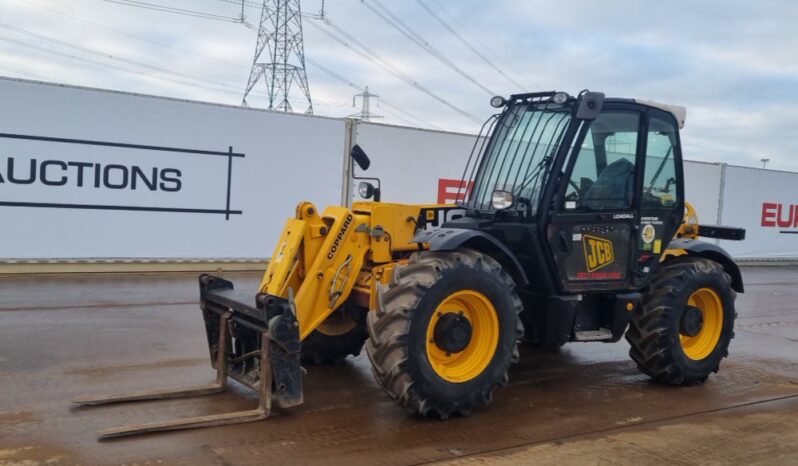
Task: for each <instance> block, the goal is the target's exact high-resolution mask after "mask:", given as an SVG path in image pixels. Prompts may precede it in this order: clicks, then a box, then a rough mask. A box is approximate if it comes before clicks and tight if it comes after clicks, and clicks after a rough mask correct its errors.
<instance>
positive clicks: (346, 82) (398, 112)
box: [0, 0, 442, 129]
mask: <svg viewBox="0 0 798 466" xmlns="http://www.w3.org/2000/svg"><path fill="white" fill-rule="evenodd" d="M19 1H22V2H24V3H27V4H29V5H31V6H34V7H37V8H40V9H42V10H45V11H48V12H50V13H54V14H57V15H60V16H64V17H67V18H69V19H71V20H73V21H77V22H81V23H84V24H89V25H91V26H94V27H97V28H100V29H104V30H107V31H110V32H113V33H116V34H119V35H123V36H126V37H130V38H133V39H136V40H139V41H143V42H147V43H149V44H152V45H155V46H159V47H164V48H168V49H171V50H175V51H177V52H181V53H186V54H189V55H193V56H196V57H199V58H204V59H207V60H212V61H216V62H220V63H224V64H227V65H233V66H237V67H241V68H245V66H244V65H240V64H238V63H233V62H228V61H225V60H220V59H218V58H214V57H209V56H207V55H202V54H198V53H196V52H192V51H189V50H185V49H182V48H179V47H174V46H172V45H169V44H164V43H162V42H158V41H155V40H152V39H149V38H147V37H142V36H138V35H136V34H131V33H128V32H125V31H121V30H118V29H114V28H111V27H108V26H105V25H102V24H99V23H96V22H94V21H90V20H87V19H84V18H80V17H77V16H74V15H71V14H68V13H65V12H63V11H60V10H56V9H53V8H49V7H45V6H42V5H39V4H36V3H35V2H31V1H29V0H19ZM219 1H222V2H224V3H235V4H238V3H239V2H238V1H237V0H219ZM245 4H246V5H247V6H254V5H256V4H254V3H253V2H251V1H246V0H245ZM303 16H305V15H304V14H303ZM239 23H240V22H239ZM8 28H13V29H12V30H14V32H19V33H23V34H25V33H27V34H28V35H33V37H36V38H39V39H42V40H49V41H52V42H54V43H57V44H59V45H62V46H67V47H71V48H79V50H81V51H84V52H87V53H92V54H95V55H100V56H103V57H105V58H111V59H120V60H124V61H125V62H126V63H128V64H133V65H134V66H143V67H145V68H148V69H152V68H153V66H152V65H148V64H144V63H140V62H136V61H133V60H129V59H125V58H122V57H115V56H112V55H110V54H107V53H105V52H100V51H96V50H91V51H89V50H90V49H87V48H85V47H81V46H78V45H76V44H71V43H68V42H65V41H61V40H58V39H54V38H51V37H47V36H43V35H41V34H36V33H32V32H30V31H24V30H21V29H20V28H14V27H13V26H8ZM0 40H4V41H6V42H11V43H14V44H16V45H19V46H23V47H27V48H32V49H35V50H39V51H42V52H46V53H50V54H55V55H58V56H61V57H64V58H67V59H71V60H76V61H82V62H84V63H88V64H91V65H94V66H102V67H106V68H111V69H115V70H119V71H123V72H126V73H131V74H137V75H140V76H145V77H149V78H155V79H159V80H162V81H167V82H172V83H175V84H180V85H187V86H191V87H194V88H199V89H206V90H210V91H213V92H223V93H226V94H230V95H236V94H237V93H238V92H240V91H233V90H232V89H240V88H234V87H233V86H230V85H228V84H225V83H217V82H215V81H210V83H211V84H215V85H221V86H224V87H225V89H219V88H215V87H208V86H207V85H200V84H198V83H195V82H187V81H184V80H181V79H172V78H167V77H164V76H158V75H152V74H149V73H146V72H142V71H138V70H134V69H130V68H126V67H120V66H115V65H111V64H107V63H102V62H99V61H95V60H90V59H87V58H84V57H78V56H75V55H70V54H66V53H62V52H58V51H55V50H52V49H46V48H43V47H37V46H34V45H32V44H27V43H24V42H20V41H16V40H13V39H10V38H2V37H0ZM306 60H307V61H308V62H309V63H311V64H312V65H313V66H315V67H316V68H319V69H320V70H321V71H323V72H324V73H326V74H328V75H329V76H331V77H333V78H334V79H336V80H337V81H339V82H340V83H342V84H344V85H346V86H348V87H351V88H353V89H357V90H361V89H362V86H358V85H357V84H355V83H353V82H351V81H349V80H347V79H346V78H344V77H343V76H341V75H340V74H338V73H335V72H334V71H332V70H330V69H329V68H327V67H324V66H323V65H321V64H320V63H318V62H316V61H314V60H311V59H310V58H307V57H306ZM5 68H6V69H9V70H11V71H14V72H17V73H20V74H27V75H32V74H31V73H29V72H26V71H22V70H18V69H11V68H8V67H5ZM155 68H156V71H158V72H166V73H170V74H176V75H178V76H180V77H185V78H189V79H199V80H203V81H206V80H204V79H202V78H196V77H192V76H189V75H185V74H183V73H176V72H173V71H171V70H167V69H164V68H159V67H155ZM37 77H39V78H42V79H45V80H48V79H52V78H46V77H44V76H42V75H37ZM228 89H231V90H228ZM239 95H240V94H239ZM259 95H263V94H260V93H259ZM292 100H295V99H292ZM314 100H315V101H316V102H317V103H318V104H320V105H322V106H330V107H348V106H349V104H347V103H345V102H340V101H328V100H319V99H314ZM380 100H381V102H382V105H383V110H384V111H388V110H387V109H385V108H384V107H389V108H391V109H393V111H392V112H389V113H392V114H393V116H394V117H395V118H397V119H398V120H400V121H403V122H405V123H406V124H408V125H411V126H412V125H417V124H421V125H424V126H427V127H431V128H434V129H442V128H440V127H439V126H437V125H435V124H433V123H431V122H429V121H426V120H424V119H422V118H419V117H417V116H415V115H413V114H412V113H409V112H407V111H406V110H404V109H402V108H401V107H399V106H397V105H395V104H393V103H391V102H390V101H388V100H385V99H380ZM401 115H404V117H403V116H401ZM411 120H414V121H411Z"/></svg>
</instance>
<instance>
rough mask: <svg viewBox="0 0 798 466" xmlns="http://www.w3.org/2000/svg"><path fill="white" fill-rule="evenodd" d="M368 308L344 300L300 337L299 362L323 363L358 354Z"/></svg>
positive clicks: (361, 344) (335, 362)
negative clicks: (315, 326)
mask: <svg viewBox="0 0 798 466" xmlns="http://www.w3.org/2000/svg"><path fill="white" fill-rule="evenodd" d="M367 312H368V310H367V309H364V308H362V307H359V306H356V305H353V304H350V303H344V304H343V305H342V306H341V307H340V308H339V309H337V310H336V311H335V312H333V313H332V314H330V316H329V317H327V319H325V320H324V322H322V324H321V325H319V327H318V328H317V329H316V330H314V331H313V332H311V333H310V335H308V336H307V337H305V339H304V340H303V341H302V353H301V359H302V364H307V365H322V364H337V363H340V362H343V360H344V359H346V358H347V357H348V356H350V355H351V356H358V355H359V354H360V351H361V349H363V343H365V341H366V338H368V331H367V330H366V313H367Z"/></svg>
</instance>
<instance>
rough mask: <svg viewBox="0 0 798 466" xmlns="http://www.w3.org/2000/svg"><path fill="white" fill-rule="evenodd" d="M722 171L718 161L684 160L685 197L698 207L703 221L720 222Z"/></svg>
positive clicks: (699, 215) (707, 222)
mask: <svg viewBox="0 0 798 466" xmlns="http://www.w3.org/2000/svg"><path fill="white" fill-rule="evenodd" d="M721 171H722V170H721V165H720V164H717V163H705V162H692V161H689V160H688V161H685V162H684V197H685V200H686V201H688V202H690V203H692V204H693V207H695V208H696V212H698V220H699V221H700V222H701V223H706V224H716V223H718V207H719V206H720V176H721Z"/></svg>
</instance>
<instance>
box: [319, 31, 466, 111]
mask: <svg viewBox="0 0 798 466" xmlns="http://www.w3.org/2000/svg"><path fill="white" fill-rule="evenodd" d="M324 22H325V24H327V25H328V26H330V27H331V28H333V29H335V31H336V32H337V33H339V34H340V35H342V36H344V39H342V38H341V37H339V36H337V35H335V34H334V33H332V32H331V31H328V30H326V29H324V28H322V27H321V26H318V25H316V24H315V23H313V22H309V23H308V24H310V25H312V26H313V27H315V28H317V29H318V30H319V31H321V32H322V33H323V34H325V35H326V36H328V37H330V38H331V39H333V40H334V41H336V42H338V43H340V44H342V45H343V46H344V47H347V48H349V49H350V50H352V51H353V52H355V53H356V54H358V55H360V56H361V57H363V58H365V59H366V60H368V61H370V62H372V63H374V64H375V65H377V66H379V67H380V68H382V69H383V70H385V71H387V72H388V73H390V74H392V75H394V76H395V77H397V78H399V79H400V80H402V81H404V82H405V83H406V84H408V85H409V86H411V87H414V88H416V89H418V90H419V91H421V92H423V93H424V94H426V95H428V96H429V97H432V98H433V99H435V100H437V101H438V102H440V103H442V104H443V105H445V106H447V107H449V108H450V109H452V110H454V111H455V112H457V113H459V114H460V115H462V116H464V117H466V118H468V119H469V120H471V121H473V122H480V121H481V120H480V119H479V118H477V117H476V116H475V115H473V114H471V113H469V112H467V111H465V110H463V109H462V108H460V107H458V106H456V105H454V104H452V103H451V102H449V101H448V100H446V99H444V98H443V97H440V96H439V95H437V94H435V93H434V92H432V91H430V90H429V89H427V88H426V87H424V86H422V85H421V84H420V83H418V82H417V81H415V80H414V79H413V78H411V77H410V76H408V75H407V74H405V73H403V72H402V71H400V70H398V69H397V68H396V67H394V66H393V65H391V64H390V63H388V62H387V61H385V60H383V59H382V58H380V56H379V55H377V54H376V53H375V52H374V51H372V50H371V49H370V48H368V47H367V46H366V45H364V44H363V43H362V42H360V41H359V40H357V39H356V38H354V37H353V36H352V35H351V34H349V33H348V32H346V30H345V29H344V28H342V27H341V26H339V25H338V24H336V23H335V22H334V21H332V20H331V19H330V18H329V17H327V18H325V20H324ZM347 40H348V41H350V42H352V43H354V44H356V45H357V46H358V47H359V48H356V47H353V46H352V45H351V44H350V43H349V42H347Z"/></svg>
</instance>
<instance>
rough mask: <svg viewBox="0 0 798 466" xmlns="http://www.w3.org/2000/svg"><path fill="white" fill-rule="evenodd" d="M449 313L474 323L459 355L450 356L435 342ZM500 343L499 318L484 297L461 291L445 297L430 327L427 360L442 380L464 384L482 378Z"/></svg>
mask: <svg viewBox="0 0 798 466" xmlns="http://www.w3.org/2000/svg"><path fill="white" fill-rule="evenodd" d="M447 313H455V314H458V313H462V315H463V317H465V318H466V319H468V321H469V322H470V323H471V329H472V332H471V341H469V343H468V346H466V347H465V349H463V351H461V352H459V353H448V352H446V351H445V350H444V349H442V348H440V347H438V345H437V344H436V343H435V326H436V325H437V324H438V321H439V320H440V318H441V317H443V316H444V315H445V314H447ZM498 344H499V317H498V316H497V315H496V308H495V307H494V306H493V303H492V302H491V301H490V299H488V297H487V296H485V295H484V294H482V293H480V292H478V291H474V290H461V291H458V292H456V293H453V294H451V295H449V296H448V297H446V298H445V299H444V300H443V301H442V302H441V303H440V304H439V305H438V307H437V308H436V309H435V313H434V314H433V315H432V318H431V319H430V322H429V325H428V326H427V359H428V360H429V363H430V365H431V366H432V369H433V370H434V371H435V373H436V374H438V376H440V377H441V378H442V379H444V380H447V381H449V382H454V383H463V382H468V381H469V380H473V379H474V378H476V377H479V375H480V374H482V372H483V371H484V370H485V368H487V367H488V365H489V364H490V361H491V360H492V359H493V355H494V354H496V347H497V346H498Z"/></svg>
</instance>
